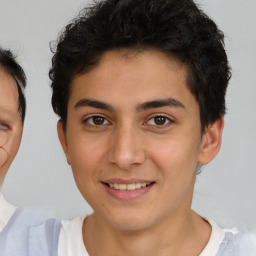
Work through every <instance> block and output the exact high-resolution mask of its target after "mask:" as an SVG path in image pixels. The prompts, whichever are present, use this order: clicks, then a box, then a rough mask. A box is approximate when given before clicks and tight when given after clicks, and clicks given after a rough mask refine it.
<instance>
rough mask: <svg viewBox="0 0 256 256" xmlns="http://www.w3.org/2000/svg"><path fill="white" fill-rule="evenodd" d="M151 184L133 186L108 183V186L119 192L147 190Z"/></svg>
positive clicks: (135, 184)
mask: <svg viewBox="0 0 256 256" xmlns="http://www.w3.org/2000/svg"><path fill="white" fill-rule="evenodd" d="M150 184H151V183H132V184H117V183H114V184H112V183H108V185H109V186H110V187H111V188H114V189H117V190H129V191H132V190H135V189H140V188H145V187H146V186H147V185H150Z"/></svg>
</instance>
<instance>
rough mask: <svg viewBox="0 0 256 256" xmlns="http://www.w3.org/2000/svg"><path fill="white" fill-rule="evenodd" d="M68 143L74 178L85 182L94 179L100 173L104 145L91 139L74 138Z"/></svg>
mask: <svg viewBox="0 0 256 256" xmlns="http://www.w3.org/2000/svg"><path fill="white" fill-rule="evenodd" d="M70 141H71V143H69V156H70V161H71V163H70V164H71V165H72V169H73V172H74V176H75V178H76V177H79V178H80V179H83V178H85V177H86V182H89V181H90V180H91V179H92V180H93V179H95V178H96V177H97V175H98V174H99V172H100V171H101V164H102V162H103V159H104V156H105V155H104V145H103V143H102V142H101V140H96V139H93V138H91V137H81V136H79V137H75V138H73V139H71V140H70Z"/></svg>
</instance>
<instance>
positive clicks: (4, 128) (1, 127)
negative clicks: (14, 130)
mask: <svg viewBox="0 0 256 256" xmlns="http://www.w3.org/2000/svg"><path fill="white" fill-rule="evenodd" d="M8 129H9V127H8V126H7V125H6V124H2V123H0V130H8Z"/></svg>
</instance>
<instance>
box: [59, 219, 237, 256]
mask: <svg viewBox="0 0 256 256" xmlns="http://www.w3.org/2000/svg"><path fill="white" fill-rule="evenodd" d="M84 219H85V216H82V217H78V218H76V219H74V220H71V221H68V220H63V221H62V227H61V230H60V237H59V247H58V248H59V249H58V256H89V254H88V252H87V251H86V248H85V246H84V242H83V235H82V227H83V221H84ZM207 221H208V222H209V224H210V225H211V227H212V233H211V236H210V239H209V241H208V243H207V245H206V247H205V248H204V250H203V251H202V252H201V254H200V255H199V256H215V255H216V253H217V251H218V250H219V247H220V244H221V242H222V241H223V239H224V237H225V233H226V232H232V233H234V234H235V233H237V232H238V231H237V230H236V229H231V230H230V229H221V228H220V227H219V226H217V224H216V223H215V222H214V221H212V220H208V219H207Z"/></svg>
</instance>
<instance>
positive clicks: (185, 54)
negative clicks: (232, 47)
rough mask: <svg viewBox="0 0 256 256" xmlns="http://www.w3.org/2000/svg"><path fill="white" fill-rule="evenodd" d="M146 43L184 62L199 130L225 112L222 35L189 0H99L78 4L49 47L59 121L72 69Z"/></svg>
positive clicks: (226, 71)
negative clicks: (75, 13) (84, 5)
mask: <svg viewBox="0 0 256 256" xmlns="http://www.w3.org/2000/svg"><path fill="white" fill-rule="evenodd" d="M147 48H154V49H157V50H160V51H162V52H164V53H165V54H166V55H167V56H170V57H175V58H176V59H177V60H179V61H180V62H182V63H184V64H185V65H186V66H187V85H188V88H189V89H190V91H191V93H192V94H193V95H194V96H195V98H196V100H197V102H198V104H199V107H200V118H201V126H202V130H204V128H205V127H206V126H207V125H208V124H211V123H213V122H215V121H216V120H218V119H219V118H220V117H221V116H222V115H224V114H225V111H226V107H225V94H226V89H227V85H228V81H229V79H230V76H231V73H230V67H229V64H228V60H227V55H226V52H225V49H224V35H223V33H222V32H221V31H220V30H219V29H218V27H217V26H216V24H215V23H214V22H213V21H212V20H211V19H210V18H209V17H208V16H207V15H206V14H205V13H203V12H202V10H200V9H199V8H198V7H197V6H196V4H195V3H194V2H193V1H192V0H105V1H100V2H97V3H94V4H93V5H92V6H90V7H87V8H85V9H83V10H82V11H81V13H80V15H79V16H78V17H76V18H75V19H74V20H73V21H72V22H71V23H70V24H68V25H67V26H66V28H65V29H64V30H63V32H62V34H61V35H60V36H59V39H58V41H57V44H56V47H55V48H54V47H52V51H53V53H54V55H53V58H52V68H51V69H50V71H49V76H50V79H51V80H52V84H51V87H52V91H53V94H52V106H53V109H54V111H55V113H57V114H58V115H59V116H60V118H61V120H62V121H63V123H64V126H65V124H66V120H67V104H68V100H69V94H70V84H71V81H72V79H73V78H74V76H75V75H77V74H80V73H83V72H86V71H88V70H89V69H90V68H93V67H94V65H96V64H97V63H98V61H99V60H100V58H101V57H102V55H103V54H104V53H105V52H106V51H109V50H120V49H131V50H135V51H136V50H145V49H147Z"/></svg>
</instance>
